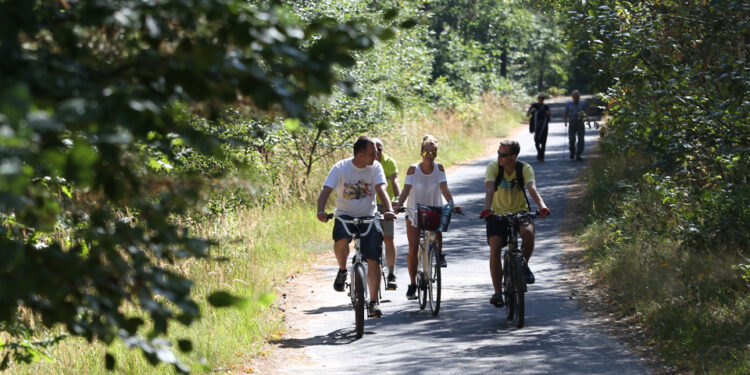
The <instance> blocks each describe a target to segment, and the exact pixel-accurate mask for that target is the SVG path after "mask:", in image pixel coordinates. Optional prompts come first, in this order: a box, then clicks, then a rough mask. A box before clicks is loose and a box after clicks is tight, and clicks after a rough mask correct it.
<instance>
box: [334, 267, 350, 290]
mask: <svg viewBox="0 0 750 375" xmlns="http://www.w3.org/2000/svg"><path fill="white" fill-rule="evenodd" d="M347 274H348V272H347V271H346V270H339V273H338V274H336V280H334V281H333V290H335V291H337V292H343V291H344V284H346V276H347Z"/></svg>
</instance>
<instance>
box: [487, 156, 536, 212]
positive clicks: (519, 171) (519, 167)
mask: <svg viewBox="0 0 750 375" xmlns="http://www.w3.org/2000/svg"><path fill="white" fill-rule="evenodd" d="M523 165H524V163H523V162H521V161H518V160H516V179H515V180H514V181H515V182H516V184H518V188H519V189H521V191H522V192H523V197H524V199H526V207H528V208H529V212H531V205H530V204H529V197H528V196H526V184H525V183H524V181H523ZM497 167H498V171H497V177H495V191H497V187H498V186H500V183H501V182H502V181H503V174H504V173H505V172H504V171H503V168H502V167H501V166H500V165H498V166H497ZM510 184H511V188H512V187H513V181H511V183H510Z"/></svg>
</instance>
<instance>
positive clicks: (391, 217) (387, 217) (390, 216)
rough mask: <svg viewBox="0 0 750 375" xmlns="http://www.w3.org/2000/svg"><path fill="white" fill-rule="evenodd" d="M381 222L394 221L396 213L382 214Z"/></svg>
mask: <svg viewBox="0 0 750 375" xmlns="http://www.w3.org/2000/svg"><path fill="white" fill-rule="evenodd" d="M383 220H396V213H395V212H390V211H389V212H385V213H383Z"/></svg>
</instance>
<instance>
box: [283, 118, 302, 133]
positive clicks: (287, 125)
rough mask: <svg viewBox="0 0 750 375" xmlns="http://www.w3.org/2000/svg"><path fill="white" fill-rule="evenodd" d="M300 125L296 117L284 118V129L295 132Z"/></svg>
mask: <svg viewBox="0 0 750 375" xmlns="http://www.w3.org/2000/svg"><path fill="white" fill-rule="evenodd" d="M299 127H300V120H299V119H298V118H288V119H284V129H286V130H287V131H290V132H295V131H297V130H299Z"/></svg>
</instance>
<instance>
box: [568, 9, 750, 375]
mask: <svg viewBox="0 0 750 375" xmlns="http://www.w3.org/2000/svg"><path fill="white" fill-rule="evenodd" d="M557 3H558V4H559V3H563V2H557ZM565 5H566V9H567V10H569V11H570V12H571V16H570V18H569V20H570V22H569V25H568V32H569V35H571V36H573V37H574V38H575V39H576V44H577V45H579V46H584V47H585V49H586V50H585V52H586V54H588V56H590V57H591V63H592V70H593V71H596V72H598V73H597V74H596V76H595V81H594V84H595V86H596V87H598V88H599V89H601V90H602V91H603V94H602V97H603V99H604V102H605V103H606V104H607V105H608V109H609V115H610V116H611V121H610V124H608V127H607V137H606V138H605V140H604V142H603V143H602V146H603V147H602V149H603V151H604V156H605V158H608V159H616V158H620V157H626V158H629V160H631V161H633V160H640V162H631V163H629V164H628V165H626V166H623V165H611V166H607V167H605V168H604V170H599V171H597V173H600V174H602V173H603V174H605V175H611V176H617V175H619V176H620V177H618V178H614V179H613V180H612V181H599V182H597V183H596V184H595V185H596V186H597V187H595V189H594V190H596V191H599V192H602V191H603V190H609V192H608V194H607V195H606V196H607V200H608V201H609V202H610V203H611V207H612V208H613V209H610V210H606V212H603V211H605V210H601V209H600V208H601V207H602V206H597V207H600V208H599V210H601V211H600V212H599V215H600V216H599V217H598V218H597V220H598V221H606V222H609V223H610V226H609V228H608V229H607V231H606V233H607V235H606V237H607V240H606V241H604V245H603V247H604V254H603V257H604V258H610V259H612V261H613V264H612V265H608V266H607V267H605V268H606V269H608V270H614V269H615V268H617V267H618V264H620V265H622V264H626V263H628V257H630V256H633V251H629V250H628V248H629V247H631V246H632V243H636V244H642V246H643V247H642V250H645V251H646V252H647V253H648V254H650V256H651V257H652V258H653V259H655V260H657V261H656V262H655V263H648V262H646V263H644V264H636V265H632V262H630V263H628V264H631V265H632V266H633V267H632V268H631V269H632V270H631V272H643V274H646V275H650V274H652V273H653V274H657V273H658V274H660V275H661V276H663V277H666V278H671V281H670V282H669V283H666V284H664V285H666V286H664V285H661V284H659V286H658V288H661V290H662V291H663V292H664V293H666V295H665V294H659V293H657V296H656V297H653V298H651V297H650V296H651V293H644V294H643V295H642V298H640V299H639V298H634V299H635V300H634V301H628V302H626V303H630V305H631V306H636V307H638V308H639V312H646V313H648V315H647V316H648V318H649V323H650V324H651V325H652V327H653V328H654V331H655V332H656V333H657V334H658V335H659V336H660V337H661V338H662V339H663V340H664V342H665V343H666V344H667V345H666V347H667V348H666V351H667V352H670V353H673V354H675V355H677V356H678V357H679V358H680V359H686V358H688V357H689V364H690V365H691V366H693V367H694V368H696V369H704V370H706V371H709V372H710V371H711V370H710V369H711V368H715V367H714V366H716V363H715V362H722V361H724V362H726V361H736V363H738V368H742V366H746V363H747V361H746V359H744V360H743V358H747V355H748V351H747V335H746V332H747V331H746V330H745V328H744V327H746V324H745V325H744V326H743V324H742V322H743V320H744V321H746V319H747V318H748V317H749V316H750V310H748V309H747V308H746V306H747V305H746V301H747V298H748V297H747V296H748V293H749V292H750V284H748V283H747V281H746V280H744V279H743V277H744V276H745V275H744V274H743V272H742V270H743V269H744V267H745V265H746V263H747V257H748V256H749V255H750V250H748V246H747V244H748V240H750V233H748V231H747V230H746V228H748V227H750V208H748V207H750V206H749V205H750V188H749V186H750V185H748V183H747V175H748V173H749V172H750V169H749V168H750V160H749V159H748V157H747V155H748V151H750V143H748V139H750V123H749V122H748V121H747V119H748V118H749V115H750V102H748V101H747V99H746V96H747V92H749V91H750V69H748V64H747V58H748V56H747V41H748V38H750V23H748V21H747V20H748V19H750V6H748V4H747V3H746V2H742V1H732V0H716V1H710V2H709V1H691V2H681V1H654V2H635V3H631V2H622V1H607V0H603V1H602V0H591V1H587V2H584V3H577V2H576V3H575V4H572V3H565ZM616 168H622V169H624V170H627V171H628V172H626V175H627V176H626V175H623V174H622V173H621V172H619V171H615V170H614V169H616ZM599 203H601V202H599ZM639 256H640V255H639ZM605 263H608V262H605ZM659 264H664V266H663V268H660V269H658V270H657V268H659V267H658V265H659ZM625 268H627V267H625ZM605 272H606V271H605ZM616 280H618V279H616ZM646 283H648V282H646ZM670 283H673V284H674V286H670ZM657 284H658V283H657ZM652 287H657V286H656V285H652ZM615 288H616V287H615ZM638 291H642V289H638ZM704 304H705V305H704ZM693 306H697V307H693ZM703 306H711V307H712V308H711V310H713V311H708V309H706V308H704V307H703ZM733 309H737V310H736V316H735V317H733V318H727V317H726V316H719V314H718V313H717V312H719V311H727V310H729V311H731V310H733ZM678 311H679V313H677V312H678ZM670 319H672V320H670ZM717 331H720V332H726V333H727V334H728V336H725V335H722V334H717ZM737 332H744V333H745V335H744V336H743V337H742V338H738V337H736V336H735V333H737ZM685 347H686V348H687V350H688V353H687V354H688V355H686V356H683V355H681V354H677V353H678V352H679V351H680V350H683V349H682V348H685ZM715 348H721V349H720V350H719V349H715ZM707 349H711V350H707ZM740 372H741V371H740Z"/></svg>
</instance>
